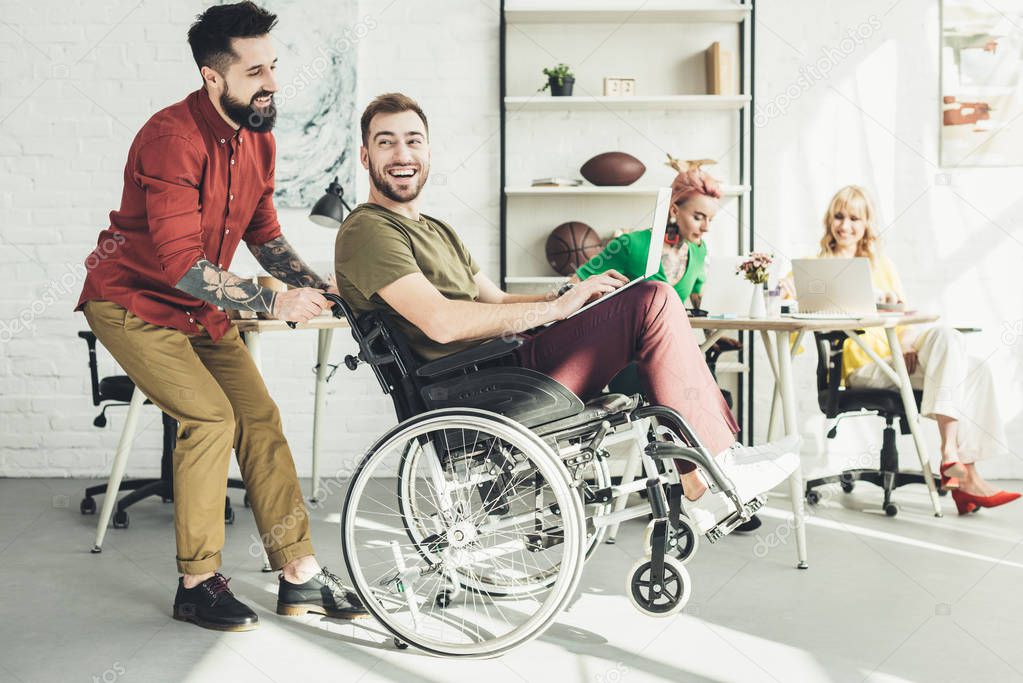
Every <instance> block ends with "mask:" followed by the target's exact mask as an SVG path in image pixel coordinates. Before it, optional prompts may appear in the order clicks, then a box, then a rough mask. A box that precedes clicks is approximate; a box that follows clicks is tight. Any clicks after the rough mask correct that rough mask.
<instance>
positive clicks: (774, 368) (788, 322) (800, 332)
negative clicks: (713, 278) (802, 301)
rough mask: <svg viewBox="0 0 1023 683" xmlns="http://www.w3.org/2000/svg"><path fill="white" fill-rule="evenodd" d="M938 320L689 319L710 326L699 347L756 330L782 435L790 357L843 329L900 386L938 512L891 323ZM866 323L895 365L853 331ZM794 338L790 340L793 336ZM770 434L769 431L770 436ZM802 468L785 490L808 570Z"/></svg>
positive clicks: (795, 426)
mask: <svg viewBox="0 0 1023 683" xmlns="http://www.w3.org/2000/svg"><path fill="white" fill-rule="evenodd" d="M937 319H938V316H936V315H927V314H918V313H915V314H910V315H901V316H888V315H886V316H873V317H869V318H861V319H858V320H800V319H795V318H731V319H727V320H725V319H720V318H690V319H689V322H690V324H691V325H692V327H693V328H694V329H702V330H707V331H708V336H707V340H706V341H705V342H704V343H703V344H702V345H701V347H700V348H701V350H706V349H707V348H709V347H710V346H711V345H712V344H713V343H714V342H716V341H717V340H718V339H720V338H721V336H722V335H723V334H724V333H725V332H726V331H729V330H750V331H756V332H759V333H760V337H761V339H762V340H763V343H764V348H765V350H766V351H767V358H768V361H769V363H770V366H771V373H772V374H773V375H774V396H773V399H780V402H781V408H782V416H783V422H784V425H785V434H786V435H793V434H795V435H798V433H799V420H798V416H797V414H796V397H795V383H794V382H793V379H792V356H793V354H794V353H795V350H796V349H798V348H799V343H800V342H801V341H802V339H803V336H804V335H805V334H806V333H807V332H833V331H839V330H840V331H843V332H846V333H847V334H848V335H849V337H850V338H851V339H853V341H854V342H855V343H856V344H859V345H860V346H861V347H862V348H863V349H864V350H865V351H866V352H867V354H868V355H869V356H870V357H871V359H873V360H874V361H875V362H878V363H880V365H881V367H883V368H887V371H890V376H891V378H892V381H894V382H895V384H896V386H898V387H899V395H900V396H901V397H902V405H903V408H904V409H905V411H906V419H907V421H908V422H909V428H910V432H911V433H912V435H913V443H914V445H915V446H916V452H917V457H918V458H919V460H920V469H921V471H922V472H923V474H924V479H925V481H926V482H927V489H928V491H929V493H930V496H931V504H932V505H933V507H934V515H935V516H936V517H941V507H940V505H939V503H938V492H937V489H935V487H934V479H933V477H932V476H931V468H930V461H929V459H928V458H927V456H926V451H925V449H924V442H923V438H922V436H921V434H920V429H919V422H920V415H919V413H918V411H917V407H916V401H915V400H914V398H913V387H912V385H911V384H910V381H909V373H908V372H907V371H906V364H905V361H904V359H903V357H902V346H901V345H900V344H899V338H898V336H897V335H896V334H895V328H896V326H899V325H916V324H920V323H929V322H933V321H935V320H937ZM868 327H882V328H884V330H885V336H886V338H887V340H888V346H889V348H890V349H891V353H892V358H893V359H894V365H895V368H894V370H893V369H891V368H889V367H888V364H887V363H885V362H883V361H881V359H880V358H879V357H878V356H877V354H876V353H874V351H873V350H872V349H869V348H867V346H866V345H865V343H864V342H863V341H862V340H861V339H860V338H859V335H857V334H855V332H854V330H861V329H864V328H868ZM793 334H795V339H793V340H792V342H791V343H790V342H789V340H790V338H791V336H792V335H793ZM773 399H772V401H771V425H772V426H773V423H774V419H773V418H774V410H775V404H776V403H777V401H776V400H773ZM770 437H771V434H770V433H769V435H768V438H770ZM803 487H804V481H803V472H802V468H801V467H798V468H796V471H795V472H793V473H792V475H791V476H790V477H789V495H790V497H791V498H792V516H793V526H794V528H795V532H796V533H795V536H796V558H797V565H796V566H797V567H799V568H800V569H806V568H807V567H808V566H809V565H808V564H807V549H806V528H805V522H806V514H805V509H804V507H803Z"/></svg>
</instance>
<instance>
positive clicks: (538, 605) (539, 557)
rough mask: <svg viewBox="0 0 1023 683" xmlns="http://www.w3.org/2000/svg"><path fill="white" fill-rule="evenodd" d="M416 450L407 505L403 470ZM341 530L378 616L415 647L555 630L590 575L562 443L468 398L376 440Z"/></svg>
mask: <svg viewBox="0 0 1023 683" xmlns="http://www.w3.org/2000/svg"><path fill="white" fill-rule="evenodd" d="M412 454H417V455H416V458H417V461H418V463H417V464H416V466H415V467H414V468H413V469H412V470H411V471H410V472H409V473H408V474H409V476H408V477H407V482H403V486H404V487H405V489H406V493H405V494H404V495H405V496H406V497H407V499H406V503H407V506H406V508H405V509H399V500H398V499H399V498H401V497H402V496H400V495H399V496H396V495H395V492H396V481H395V480H396V478H397V475H398V474H399V471H400V470H401V468H402V467H403V462H402V461H403V459H404V458H407V457H408V456H410V455H412ZM481 491H482V492H483V496H482V497H481V495H480V494H481ZM341 534H342V537H341V545H342V549H343V552H344V557H345V563H346V564H347V567H348V571H349V573H350V574H351V577H352V581H353V583H354V585H355V589H356V591H357V592H358V593H359V596H360V597H361V598H362V601H363V603H364V604H365V605H366V608H367V609H368V610H369V611H370V613H371V614H373V616H374V617H376V618H377V620H379V621H380V622H381V623H382V624H383V625H384V626H385V627H386V628H387V629H388V630H389V631H391V633H392V634H393V635H394V636H396V637H397V638H399V639H401V640H403V641H405V642H407V643H409V644H411V645H413V646H415V647H417V648H420V649H422V650H425V651H427V652H430V653H433V654H438V655H447V656H467V657H487V656H493V655H497V654H500V653H502V652H505V651H507V650H509V649H511V648H514V647H516V646H518V645H521V644H522V643H524V642H526V641H528V640H530V639H531V638H534V637H536V636H537V635H539V634H540V633H541V632H542V631H543V630H544V629H546V628H547V627H548V626H549V625H550V623H551V622H552V621H553V619H554V618H555V617H556V616H557V614H558V613H559V612H560V611H561V610H562V609H563V608H564V605H565V603H566V602H567V601H568V599H569V598H570V597H571V595H572V593H573V591H574V589H575V587H576V585H577V583H578V581H579V576H580V574H581V573H582V562H583V554H584V551H585V545H584V544H585V538H586V534H585V526H584V521H583V511H582V504H581V501H580V498H579V496H578V495H577V494H576V493H575V491H573V489H572V488H571V487H570V481H569V476H568V473H567V471H566V469H565V467H564V465H563V463H562V462H561V461H560V460H559V459H558V457H557V456H556V455H555V454H554V452H553V451H552V450H551V449H550V448H549V447H548V446H547V445H546V444H545V443H544V442H543V441H542V440H541V439H539V438H538V437H537V436H536V435H534V434H533V433H532V432H530V431H528V430H527V429H525V428H524V427H522V426H521V425H519V424H518V423H516V422H514V421H512V420H509V419H507V418H505V417H502V416H500V415H496V414H493V413H488V412H485V411H480V410H473V409H467V408H451V409H444V410H436V411H431V412H428V413H424V414H422V415H418V416H416V417H414V418H411V419H409V420H407V421H405V422H403V423H402V424H400V425H398V426H397V427H395V428H394V429H392V430H391V431H390V432H389V433H388V434H386V435H385V436H384V437H382V438H381V439H380V440H379V441H378V442H377V443H376V444H374V446H373V447H372V448H371V449H370V451H369V452H368V454H367V455H366V457H365V458H364V459H363V461H362V463H361V464H360V465H359V468H358V470H357V471H356V473H355V475H354V476H353V478H352V482H351V486H350V488H349V492H348V495H347V497H346V499H345V505H344V511H343V514H342V522H341ZM539 576H543V577H553V578H552V580H549V581H548V580H546V579H545V581H544V582H542V583H540V582H538V581H537V577H539ZM463 586H465V587H469V588H471V590H469V591H463V590H461V589H462V587H463ZM481 593H489V594H491V595H494V594H497V595H503V596H504V597H499V598H492V597H489V596H487V595H481Z"/></svg>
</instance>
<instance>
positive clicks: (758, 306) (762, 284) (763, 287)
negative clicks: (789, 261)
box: [735, 251, 772, 318]
mask: <svg viewBox="0 0 1023 683" xmlns="http://www.w3.org/2000/svg"><path fill="white" fill-rule="evenodd" d="M771 263H772V257H771V255H770V254H764V253H761V252H757V251H754V252H752V253H751V254H750V255H749V256H747V257H746V260H745V261H743V262H742V263H740V264H739V267H738V268H736V270H735V274H736V275H742V276H743V277H744V278H746V279H747V280H749V281H750V282H752V283H753V296H752V298H751V299H750V304H749V317H751V318H766V317H767V305H766V303H765V297H766V295H767V276H768V271H769V269H770V267H771Z"/></svg>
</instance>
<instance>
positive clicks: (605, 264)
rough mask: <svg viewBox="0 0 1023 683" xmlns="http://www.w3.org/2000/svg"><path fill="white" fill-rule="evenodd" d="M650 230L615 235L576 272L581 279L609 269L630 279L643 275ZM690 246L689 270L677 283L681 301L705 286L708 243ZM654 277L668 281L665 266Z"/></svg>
mask: <svg viewBox="0 0 1023 683" xmlns="http://www.w3.org/2000/svg"><path fill="white" fill-rule="evenodd" d="M651 234H652V231H651V230H637V231H636V232H627V233H625V234H624V235H622V236H621V237H616V238H614V239H613V240H611V241H610V242H608V244H607V246H606V247H604V251H602V252H600V253H599V254H597V255H596V256H594V257H593V258H591V259H590V260H589V261H587V262H586V263H584V264H582V265H581V266H579V268H578V270H576V271H575V274H576V276H578V278H579V279H580V280H585V279H586V278H588V277H590V276H591V275H596V274H598V273H603V272H604V271H606V270H611V269H614V270H617V271H618V272H619V273H621V274H622V275H624V276H625V277H627V278H629V279H630V280H631V279H633V278H636V277H640V276H641V275H642V274H643V271H644V269H646V255H647V252H648V251H649V249H650V236H651ZM686 244H687V245H688V247H689V261H688V262H687V263H686V272H685V273H683V274H682V279H680V280H679V281H678V282H677V283H675V291H676V292H678V296H679V298H680V299H682V301H686V300H687V299H688V298H689V295H690V294H693V293H694V292H695V293H696V294H699V293H700V289H701V288H702V287H703V280H704V272H703V264H704V261H705V260H706V258H707V243H706V242H701V243H700V244H698V245H697V244H693V243H692V242H686ZM649 279H651V280H660V281H661V282H667V281H668V278H666V277H665V276H664V266H663V265H662V266H660V267H659V268H658V269H657V273H656V274H655V275H651V276H650V278H649Z"/></svg>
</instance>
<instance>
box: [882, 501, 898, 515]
mask: <svg viewBox="0 0 1023 683" xmlns="http://www.w3.org/2000/svg"><path fill="white" fill-rule="evenodd" d="M884 513H885V514H886V515H888V516H889V517H894V516H895V515H897V514H899V506H898V505H896V504H895V503H888V504H887V505H885V506H884Z"/></svg>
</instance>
